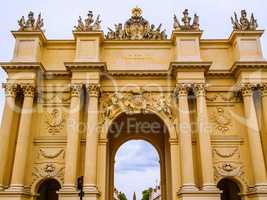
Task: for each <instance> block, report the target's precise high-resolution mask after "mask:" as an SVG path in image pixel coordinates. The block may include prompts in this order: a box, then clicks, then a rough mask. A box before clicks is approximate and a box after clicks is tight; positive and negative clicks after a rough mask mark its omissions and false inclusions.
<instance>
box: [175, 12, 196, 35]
mask: <svg viewBox="0 0 267 200" xmlns="http://www.w3.org/2000/svg"><path fill="white" fill-rule="evenodd" d="M183 15H184V16H183V18H182V22H183V25H181V24H180V22H179V20H178V18H177V16H176V15H174V23H173V29H174V30H175V31H200V29H199V16H198V15H197V14H195V15H194V19H193V23H192V24H191V17H189V13H188V9H185V10H184V12H183Z"/></svg>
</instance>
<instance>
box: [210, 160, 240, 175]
mask: <svg viewBox="0 0 267 200" xmlns="http://www.w3.org/2000/svg"><path fill="white" fill-rule="evenodd" d="M214 169H215V175H216V176H221V177H241V176H243V175H244V173H245V172H244V170H243V166H242V165H241V164H240V163H234V162H222V163H218V164H216V165H215V167H214ZM217 178H218V177H217Z"/></svg>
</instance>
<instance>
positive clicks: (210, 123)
mask: <svg viewBox="0 0 267 200" xmlns="http://www.w3.org/2000/svg"><path fill="white" fill-rule="evenodd" d="M101 20H102V19H100V16H96V17H95V16H94V15H93V12H91V11H90V12H89V13H88V16H86V18H85V19H82V18H81V17H80V18H79V19H78V23H77V25H76V26H75V28H74V31H73V35H74V39H70V40H49V39H47V38H46V37H45V35H44V32H43V31H42V30H43V29H42V28H43V25H44V21H43V19H42V17H41V15H39V16H38V17H36V18H35V16H34V14H33V13H32V12H30V13H29V15H28V16H27V17H25V18H24V17H22V18H21V19H20V20H19V30H18V31H12V34H13V36H14V37H15V41H16V43H15V50H14V56H13V59H12V60H11V61H10V62H2V63H0V65H1V67H2V68H3V69H4V70H5V71H6V73H7V74H8V79H7V83H5V84H3V86H4V88H5V94H6V99H5V108H4V113H3V122H2V129H1V139H0V155H1V161H0V199H1V200H36V199H40V200H48V199H49V200H56V199H60V200H78V199H79V198H80V197H79V190H78V189H77V178H78V177H81V176H83V177H84V179H83V191H84V196H83V199H85V200H113V191H114V158H115V154H116V152H117V150H118V148H119V147H120V146H121V145H122V144H123V143H125V142H127V141H129V140H132V139H140V140H146V141H148V142H149V143H151V144H152V145H153V146H154V147H155V148H156V150H157V151H158V153H159V157H160V166H161V170H160V174H161V181H160V185H161V193H162V196H161V199H163V200H177V199H182V200H219V199H253V200H266V199H267V176H266V159H267V137H266V134H267V127H266V124H267V62H266V61H265V60H264V58H263V54H262V51H261V44H260V37H261V35H262V34H263V31H262V30H258V28H257V27H258V25H257V21H256V20H255V18H254V16H253V15H252V16H251V18H249V19H248V17H247V13H246V11H245V10H243V11H242V12H241V17H240V18H239V15H237V14H235V16H234V17H233V18H232V25H233V32H232V33H231V35H230V37H229V38H227V39H203V38H202V33H203V31H202V30H201V29H200V24H199V17H198V16H197V15H196V14H195V15H194V16H191V15H190V14H189V12H188V10H187V9H186V10H185V11H184V12H183V13H182V15H181V17H180V15H179V16H175V17H174V19H173V31H172V33H171V35H170V36H168V34H167V33H166V31H165V30H164V29H163V28H164V27H163V26H164V25H160V24H157V25H156V26H155V25H153V24H151V23H150V22H149V21H147V20H146V19H145V18H144V17H143V15H142V10H141V9H140V8H134V9H133V10H132V14H131V16H130V18H129V19H128V20H127V21H126V22H125V23H119V24H116V25H115V27H114V28H113V27H111V28H108V31H107V32H106V34H104V32H103V31H102V29H101ZM230 23H231V21H230V22H229V26H231V25H230ZM144 153H146V152H144ZM140 181H142V177H140ZM229 188H230V189H229Z"/></svg>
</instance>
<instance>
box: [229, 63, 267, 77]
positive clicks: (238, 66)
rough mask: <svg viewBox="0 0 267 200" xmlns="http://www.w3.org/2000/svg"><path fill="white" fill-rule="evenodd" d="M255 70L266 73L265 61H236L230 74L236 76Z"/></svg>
mask: <svg viewBox="0 0 267 200" xmlns="http://www.w3.org/2000/svg"><path fill="white" fill-rule="evenodd" d="M255 70H262V71H267V61H237V62H235V63H234V64H233V65H232V67H231V69H230V72H231V73H232V74H233V75H235V76H238V75H239V73H240V72H242V71H248V72H253V71H255Z"/></svg>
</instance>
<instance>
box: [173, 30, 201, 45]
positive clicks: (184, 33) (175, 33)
mask: <svg viewBox="0 0 267 200" xmlns="http://www.w3.org/2000/svg"><path fill="white" fill-rule="evenodd" d="M202 34H203V31H202V30H201V31H173V32H172V35H171V40H172V41H173V42H174V43H175V37H176V36H183V37H184V36H187V37H192V36H194V37H198V38H199V39H200V38H201V36H202Z"/></svg>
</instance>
